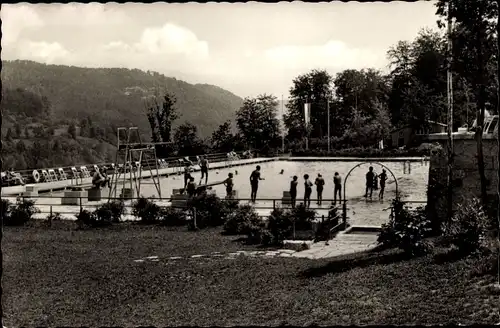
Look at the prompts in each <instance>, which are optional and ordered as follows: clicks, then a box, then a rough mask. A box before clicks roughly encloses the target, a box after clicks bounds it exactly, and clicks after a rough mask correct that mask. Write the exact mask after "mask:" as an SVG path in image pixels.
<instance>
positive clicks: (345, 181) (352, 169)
mask: <svg viewBox="0 0 500 328" xmlns="http://www.w3.org/2000/svg"><path fill="white" fill-rule="evenodd" d="M365 164H377V165H380V166H381V167H383V168H385V169H386V170H387V171H389V173H390V174H391V175H392V177H393V178H394V182H395V183H396V198H398V197H399V191H398V179H396V176H395V175H394V173H392V171H391V169H390V168H388V167H387V166H385V165H384V164H382V163H380V162H363V163H359V164H356V165H354V167H353V168H351V169H350V170H349V172H348V173H347V175H346V176H345V179H344V204H345V201H346V198H345V190H346V185H347V179H348V178H349V176H350V175H351V172H352V171H354V169H356V168H358V167H360V166H361V165H365Z"/></svg>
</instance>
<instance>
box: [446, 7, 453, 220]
mask: <svg viewBox="0 0 500 328" xmlns="http://www.w3.org/2000/svg"><path fill="white" fill-rule="evenodd" d="M450 7H451V2H449V4H448V33H447V34H448V58H447V64H448V65H447V87H448V88H447V89H448V90H447V95H448V115H447V116H448V117H447V120H448V131H447V132H448V181H447V182H448V190H447V197H446V198H447V199H446V203H447V212H448V213H447V219H448V220H451V217H452V216H453V159H454V149H453V75H452V58H453V56H452V38H451V30H452V27H451V25H452V17H451V10H450Z"/></svg>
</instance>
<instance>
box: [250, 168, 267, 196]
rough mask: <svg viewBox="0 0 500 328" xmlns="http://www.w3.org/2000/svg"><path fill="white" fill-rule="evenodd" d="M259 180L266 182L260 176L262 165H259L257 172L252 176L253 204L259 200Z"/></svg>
mask: <svg viewBox="0 0 500 328" xmlns="http://www.w3.org/2000/svg"><path fill="white" fill-rule="evenodd" d="M259 180H264V178H262V177H261V176H260V165H257V167H256V168H255V170H254V171H253V172H252V174H251V175H250V186H251V187H252V192H251V194H250V198H251V202H252V203H255V200H256V199H257V190H258V189H259Z"/></svg>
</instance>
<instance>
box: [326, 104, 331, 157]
mask: <svg viewBox="0 0 500 328" xmlns="http://www.w3.org/2000/svg"><path fill="white" fill-rule="evenodd" d="M326 115H328V119H327V121H328V123H327V124H328V127H327V131H328V132H327V133H328V152H330V94H328V99H327V103H326Z"/></svg>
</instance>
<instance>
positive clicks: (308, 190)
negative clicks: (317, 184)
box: [304, 174, 313, 208]
mask: <svg viewBox="0 0 500 328" xmlns="http://www.w3.org/2000/svg"><path fill="white" fill-rule="evenodd" d="M312 186H313V183H312V182H311V181H310V180H309V174H304V188H305V190H304V206H305V207H306V208H310V207H311V194H312Z"/></svg>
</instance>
